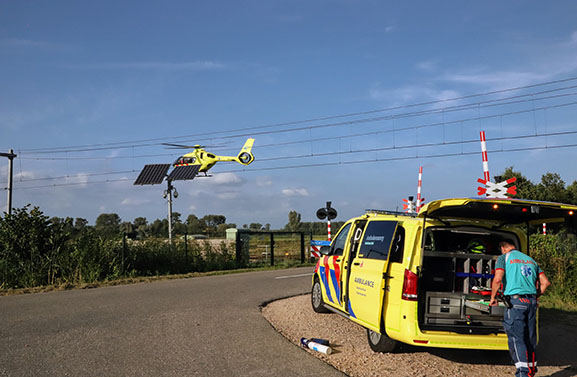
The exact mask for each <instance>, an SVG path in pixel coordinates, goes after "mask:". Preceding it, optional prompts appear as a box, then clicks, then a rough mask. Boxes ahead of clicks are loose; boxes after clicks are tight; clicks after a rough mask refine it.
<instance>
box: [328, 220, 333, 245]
mask: <svg viewBox="0 0 577 377" xmlns="http://www.w3.org/2000/svg"><path fill="white" fill-rule="evenodd" d="M327 239H328V240H329V241H332V240H333V239H332V238H331V220H327Z"/></svg>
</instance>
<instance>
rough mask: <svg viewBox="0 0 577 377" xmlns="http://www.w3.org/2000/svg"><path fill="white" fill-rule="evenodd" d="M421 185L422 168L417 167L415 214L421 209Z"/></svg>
mask: <svg viewBox="0 0 577 377" xmlns="http://www.w3.org/2000/svg"><path fill="white" fill-rule="evenodd" d="M422 184H423V167H422V166H419V184H418V185H417V213H419V210H420V209H421V186H422Z"/></svg>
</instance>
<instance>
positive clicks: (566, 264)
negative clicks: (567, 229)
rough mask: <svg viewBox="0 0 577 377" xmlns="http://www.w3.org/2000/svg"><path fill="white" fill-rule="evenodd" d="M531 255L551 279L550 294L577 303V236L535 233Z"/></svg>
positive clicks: (531, 245) (557, 298) (530, 244)
mask: <svg viewBox="0 0 577 377" xmlns="http://www.w3.org/2000/svg"><path fill="white" fill-rule="evenodd" d="M529 247H530V252H531V256H532V257H533V258H534V259H535V260H536V261H537V263H538V264H539V266H540V267H541V269H542V270H543V271H544V272H545V274H546V275H547V277H548V278H549V280H550V281H551V287H550V288H549V291H548V295H549V296H551V297H553V298H554V299H555V300H556V301H559V302H565V303H568V304H571V305H575V304H577V299H576V297H577V238H576V237H575V235H573V234H566V233H559V234H555V235H550V234H548V235H543V234H535V235H532V236H531V237H530V241H529Z"/></svg>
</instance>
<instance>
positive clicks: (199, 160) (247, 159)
mask: <svg viewBox="0 0 577 377" xmlns="http://www.w3.org/2000/svg"><path fill="white" fill-rule="evenodd" d="M253 144H254V139H253V138H248V139H247V140H246V142H245V143H244V146H243V147H242V149H241V150H240V152H239V153H238V155H237V156H217V155H215V154H213V153H210V152H207V151H205V150H204V148H206V147H205V146H203V145H181V144H170V143H163V145H166V146H169V147H172V148H178V149H180V148H187V149H188V148H194V151H192V152H190V153H187V154H185V155H182V156H180V157H179V158H177V159H176V161H174V163H173V164H172V166H173V167H177V166H191V165H199V166H200V168H199V169H198V171H199V172H202V173H204V175H205V176H206V175H208V174H207V172H208V171H209V170H210V168H212V167H213V166H214V165H215V164H216V163H217V162H219V161H235V162H238V163H239V164H242V165H250V164H251V163H252V162H253V161H254V156H253V154H252V153H251V150H252V145H253Z"/></svg>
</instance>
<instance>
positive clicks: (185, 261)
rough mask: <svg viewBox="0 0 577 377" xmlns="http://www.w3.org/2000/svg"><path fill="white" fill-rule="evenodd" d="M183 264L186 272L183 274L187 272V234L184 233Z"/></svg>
mask: <svg viewBox="0 0 577 377" xmlns="http://www.w3.org/2000/svg"><path fill="white" fill-rule="evenodd" d="M184 263H185V266H186V270H185V271H184V272H188V268H189V266H188V232H184Z"/></svg>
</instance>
